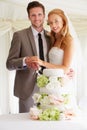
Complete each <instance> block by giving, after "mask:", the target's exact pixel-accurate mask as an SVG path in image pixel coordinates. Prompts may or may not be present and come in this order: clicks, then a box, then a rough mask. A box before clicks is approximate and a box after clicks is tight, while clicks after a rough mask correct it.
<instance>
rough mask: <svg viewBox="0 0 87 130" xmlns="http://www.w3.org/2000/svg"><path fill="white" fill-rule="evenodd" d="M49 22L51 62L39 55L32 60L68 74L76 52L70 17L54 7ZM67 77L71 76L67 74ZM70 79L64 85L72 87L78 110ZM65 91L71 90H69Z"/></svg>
mask: <svg viewBox="0 0 87 130" xmlns="http://www.w3.org/2000/svg"><path fill="white" fill-rule="evenodd" d="M48 24H49V26H50V28H51V33H50V36H51V39H52V46H51V49H50V51H49V62H46V61H43V60H41V59H39V58H38V57H37V56H34V57H32V58H31V61H30V62H31V63H36V64H38V65H39V66H43V67H46V68H48V69H63V71H64V74H65V75H66V76H67V73H68V72H69V70H70V68H73V66H74V60H75V53H76V50H75V43H74V39H73V37H72V36H71V34H70V31H69V25H68V19H67V17H66V15H65V14H64V12H63V11H62V10H61V9H53V10H52V11H50V12H49V14H48ZM73 69H74V68H73ZM67 78H69V77H68V76H67ZM69 80H70V86H68V87H64V89H70V88H71V89H70V90H71V93H72V104H73V109H74V110H75V111H78V107H77V103H76V99H75V93H74V92H75V91H74V83H73V79H69ZM65 91H67V93H68V92H69V90H65Z"/></svg>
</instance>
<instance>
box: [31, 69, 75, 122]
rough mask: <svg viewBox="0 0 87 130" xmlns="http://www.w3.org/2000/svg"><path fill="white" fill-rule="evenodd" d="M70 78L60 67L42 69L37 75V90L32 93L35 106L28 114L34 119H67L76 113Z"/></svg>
mask: <svg viewBox="0 0 87 130" xmlns="http://www.w3.org/2000/svg"><path fill="white" fill-rule="evenodd" d="M70 82H71V81H70V79H69V78H68V77H67V76H65V75H64V72H63V70H62V69H44V71H43V75H38V77H37V86H38V87H39V92H38V93H35V94H34V95H33V97H32V98H33V100H34V103H35V106H33V107H32V108H30V111H29V115H30V118H31V119H34V120H67V119H72V118H73V117H74V116H75V115H76V108H75V105H74V100H73V96H72V95H73V94H72V89H71V88H72V87H71V86H70V84H71V83H70Z"/></svg>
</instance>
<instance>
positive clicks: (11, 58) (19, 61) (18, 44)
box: [6, 32, 27, 70]
mask: <svg viewBox="0 0 87 130" xmlns="http://www.w3.org/2000/svg"><path fill="white" fill-rule="evenodd" d="M21 48H22V41H21V37H20V35H19V34H18V33H17V32H16V33H14V35H13V39H12V42H11V47H10V50H9V54H8V58H7V61H6V67H7V68H8V69H9V70H15V69H16V70H20V69H26V68H27V67H26V66H23V58H24V57H21Z"/></svg>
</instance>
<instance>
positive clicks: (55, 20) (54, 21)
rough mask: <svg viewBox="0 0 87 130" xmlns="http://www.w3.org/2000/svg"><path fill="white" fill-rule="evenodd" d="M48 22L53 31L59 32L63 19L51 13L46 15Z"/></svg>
mask: <svg viewBox="0 0 87 130" xmlns="http://www.w3.org/2000/svg"><path fill="white" fill-rule="evenodd" d="M48 23H49V25H50V28H51V30H52V31H53V32H55V33H59V32H60V31H61V29H62V28H63V20H62V18H61V17H60V16H59V15H57V14H51V15H50V16H49V17H48Z"/></svg>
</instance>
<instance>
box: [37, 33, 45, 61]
mask: <svg viewBox="0 0 87 130" xmlns="http://www.w3.org/2000/svg"><path fill="white" fill-rule="evenodd" d="M38 43H39V56H40V59H41V60H44V52H43V41H42V38H41V34H40V33H38Z"/></svg>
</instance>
